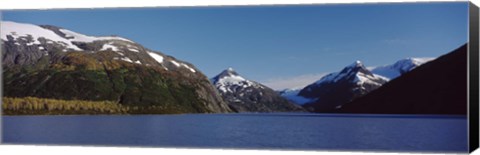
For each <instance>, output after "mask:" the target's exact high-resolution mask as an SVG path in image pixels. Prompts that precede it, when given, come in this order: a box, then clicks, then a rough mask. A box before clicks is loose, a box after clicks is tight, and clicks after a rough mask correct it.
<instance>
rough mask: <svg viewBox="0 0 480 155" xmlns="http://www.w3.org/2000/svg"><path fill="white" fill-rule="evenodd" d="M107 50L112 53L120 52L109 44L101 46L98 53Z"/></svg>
mask: <svg viewBox="0 0 480 155" xmlns="http://www.w3.org/2000/svg"><path fill="white" fill-rule="evenodd" d="M108 49H111V50H112V51H117V52H118V51H120V50H119V49H118V47H117V46H114V45H112V44H111V43H108V44H103V46H102V49H100V51H106V50H108Z"/></svg>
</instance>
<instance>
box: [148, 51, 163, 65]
mask: <svg viewBox="0 0 480 155" xmlns="http://www.w3.org/2000/svg"><path fill="white" fill-rule="evenodd" d="M147 53H148V55H150V56H151V57H152V58H153V59H155V61H157V62H158V63H163V56H161V55H160V54H157V53H153V52H147Z"/></svg>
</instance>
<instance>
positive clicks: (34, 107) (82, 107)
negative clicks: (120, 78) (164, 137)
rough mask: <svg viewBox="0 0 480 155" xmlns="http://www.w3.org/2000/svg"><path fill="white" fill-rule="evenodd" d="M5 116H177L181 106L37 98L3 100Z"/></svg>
mask: <svg viewBox="0 0 480 155" xmlns="http://www.w3.org/2000/svg"><path fill="white" fill-rule="evenodd" d="M2 109H3V114H4V115H69V114H177V113H184V110H182V109H181V107H180V106H157V105H152V106H133V105H130V106H129V105H122V104H118V103H115V102H112V101H83V100H58V99H45V98H36V97H23V98H12V97H3V98H2Z"/></svg>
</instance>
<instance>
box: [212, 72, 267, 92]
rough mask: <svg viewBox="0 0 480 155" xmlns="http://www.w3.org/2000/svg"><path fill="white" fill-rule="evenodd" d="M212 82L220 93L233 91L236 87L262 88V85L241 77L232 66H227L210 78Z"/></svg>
mask: <svg viewBox="0 0 480 155" xmlns="http://www.w3.org/2000/svg"><path fill="white" fill-rule="evenodd" d="M212 83H213V84H214V85H215V87H217V89H218V90H220V91H221V92H222V93H227V92H229V93H234V92H235V91H237V90H238V89H237V88H247V87H255V88H263V86H261V85H259V84H256V83H255V82H252V81H250V80H247V79H245V78H243V77H242V76H240V75H239V74H238V73H237V72H235V71H234V70H233V68H228V69H227V70H224V71H223V72H222V73H220V74H219V75H217V76H215V77H214V78H212Z"/></svg>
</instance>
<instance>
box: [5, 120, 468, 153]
mask: <svg viewBox="0 0 480 155" xmlns="http://www.w3.org/2000/svg"><path fill="white" fill-rule="evenodd" d="M2 118H3V122H2V127H3V133H2V134H3V136H2V138H3V139H2V140H3V142H4V143H10V144H61V145H103V146H110V145H114V146H147V147H150V146H155V147H189V148H247V149H287V150H297V149H301V150H373V151H375V150H380V151H409V152H410V151H413V152H465V151H466V150H467V119H466V118H465V117H442V116H414V115H409V116H394V115H331V114H329V115H322V114H188V115H135V116H3V117H2Z"/></svg>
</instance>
